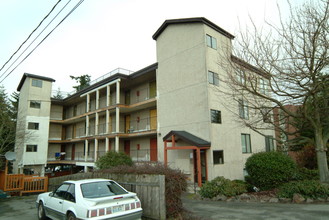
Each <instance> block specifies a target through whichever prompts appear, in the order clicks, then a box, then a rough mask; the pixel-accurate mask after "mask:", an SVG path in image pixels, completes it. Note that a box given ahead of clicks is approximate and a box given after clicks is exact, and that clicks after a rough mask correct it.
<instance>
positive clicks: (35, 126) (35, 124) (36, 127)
mask: <svg viewBox="0 0 329 220" xmlns="http://www.w3.org/2000/svg"><path fill="white" fill-rule="evenodd" d="M27 129H29V130H39V123H38V122H28V124H27Z"/></svg>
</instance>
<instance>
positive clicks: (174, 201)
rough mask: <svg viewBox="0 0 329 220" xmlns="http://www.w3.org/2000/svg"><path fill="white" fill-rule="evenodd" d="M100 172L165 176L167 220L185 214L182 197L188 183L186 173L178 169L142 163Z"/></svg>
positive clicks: (158, 164) (159, 164)
mask: <svg viewBox="0 0 329 220" xmlns="http://www.w3.org/2000/svg"><path fill="white" fill-rule="evenodd" d="M99 172H108V173H120V174H127V173H133V174H157V175H164V176H165V185H166V192H165V194H166V195H165V197H166V211H167V218H175V217H177V216H181V215H182V213H183V212H184V209H183V203H182V200H181V196H182V193H183V192H185V191H186V189H187V182H186V177H185V175H184V173H182V171H180V170H178V169H177V170H176V169H172V168H170V167H168V166H165V165H164V164H162V163H142V164H139V165H133V166H127V165H125V166H117V167H112V168H111V169H108V170H102V171H99Z"/></svg>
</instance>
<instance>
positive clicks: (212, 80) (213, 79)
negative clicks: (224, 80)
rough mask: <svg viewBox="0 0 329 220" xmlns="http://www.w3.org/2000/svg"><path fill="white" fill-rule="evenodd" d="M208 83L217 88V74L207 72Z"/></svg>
mask: <svg viewBox="0 0 329 220" xmlns="http://www.w3.org/2000/svg"><path fill="white" fill-rule="evenodd" d="M208 81H209V83H210V84H213V85H215V86H219V77H218V74H217V73H214V72H211V71H208Z"/></svg>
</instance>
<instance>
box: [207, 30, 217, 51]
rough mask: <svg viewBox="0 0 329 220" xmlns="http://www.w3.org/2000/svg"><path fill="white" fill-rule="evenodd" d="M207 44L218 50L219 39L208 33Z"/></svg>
mask: <svg viewBox="0 0 329 220" xmlns="http://www.w3.org/2000/svg"><path fill="white" fill-rule="evenodd" d="M206 44H207V46H208V47H210V48H212V49H214V50H217V39H216V38H215V37H213V36H211V35H209V34H206Z"/></svg>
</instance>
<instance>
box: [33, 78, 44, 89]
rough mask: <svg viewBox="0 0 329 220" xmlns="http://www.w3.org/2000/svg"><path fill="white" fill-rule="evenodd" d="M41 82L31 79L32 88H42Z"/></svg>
mask: <svg viewBox="0 0 329 220" xmlns="http://www.w3.org/2000/svg"><path fill="white" fill-rule="evenodd" d="M42 84H43V82H42V80H40V79H32V86H33V87H38V88H42Z"/></svg>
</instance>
